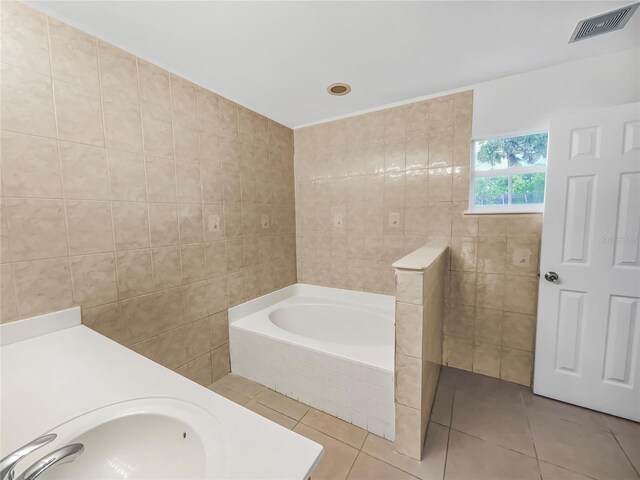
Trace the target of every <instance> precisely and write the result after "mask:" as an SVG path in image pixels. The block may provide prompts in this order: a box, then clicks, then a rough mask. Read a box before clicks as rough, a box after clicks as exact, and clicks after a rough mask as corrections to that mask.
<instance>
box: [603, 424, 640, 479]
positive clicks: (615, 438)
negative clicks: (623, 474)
mask: <svg viewBox="0 0 640 480" xmlns="http://www.w3.org/2000/svg"><path fill="white" fill-rule="evenodd" d="M607 425H608V424H607ZM609 431H610V432H611V436H612V437H613V439H614V440H615V441H616V443H617V444H618V447H620V450H622V454H623V455H624V457H625V458H626V459H627V462H629V465H631V468H632V469H633V471H634V472H636V476H637V477H638V478H640V472H639V471H638V469H637V468H636V466H635V465H634V464H633V462H632V461H631V459H630V458H629V455H627V452H626V451H625V450H624V448H623V447H622V445H621V444H620V442H619V441H618V437H616V434H615V433H614V431H613V430H611V427H609Z"/></svg>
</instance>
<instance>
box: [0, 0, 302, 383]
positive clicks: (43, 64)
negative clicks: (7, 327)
mask: <svg viewBox="0 0 640 480" xmlns="http://www.w3.org/2000/svg"><path fill="white" fill-rule="evenodd" d="M0 17H1V19H0V20H1V32H2V34H1V35H2V38H1V43H2V52H1V53H2V62H3V63H2V66H1V68H2V71H1V73H2V78H1V94H2V101H1V105H0V107H1V112H0V113H1V124H0V128H1V130H2V131H1V139H0V142H1V161H2V165H1V174H2V181H1V186H2V192H1V193H2V199H1V200H2V203H1V215H0V220H1V224H0V237H1V240H2V243H1V251H0V260H1V265H0V273H1V275H0V278H1V287H2V290H1V296H2V301H1V304H2V307H1V310H2V311H1V320H2V322H10V321H13V320H17V319H19V318H24V317H29V316H33V315H37V314H40V313H44V312H50V311H54V310H60V309H63V308H67V307H70V306H72V305H80V306H81V307H82V315H83V323H85V324H86V325H87V326H89V327H91V328H93V329H95V330H97V331H98V332H101V333H103V334H105V335H107V336H109V337H111V338H113V339H114V340H116V341H118V342H120V343H122V344H124V345H127V346H129V347H131V348H132V349H133V350H135V351H137V352H139V353H141V354H143V355H146V356H148V357H149V358H152V359H153V360H155V361H158V362H159V363H162V364H163V365H165V366H167V367H169V368H172V369H174V370H176V371H178V372H180V373H182V374H184V375H187V376H188V377H190V378H192V379H194V380H196V381H198V382H200V383H202V384H204V385H208V384H210V383H211V382H212V381H214V380H216V379H218V378H220V377H221V376H222V375H224V374H226V373H227V372H228V371H229V344H228V328H227V315H226V310H227V308H228V307H229V306H231V305H235V304H237V303H239V302H242V301H244V300H246V299H251V298H255V297H257V296H259V295H261V294H264V293H268V292H271V291H273V290H275V289H278V288H281V287H284V286H286V285H289V284H291V283H295V280H296V265H295V214H294V180H293V132H292V131H291V130H289V129H287V128H285V127H283V126H282V125H279V124H277V123H275V122H273V121H271V120H269V119H267V118H265V117H262V116H260V115H258V114H256V113H254V112H252V111H250V110H247V109H245V108H243V107H241V106H240V105H237V104H235V103H233V102H230V101H229V100H226V99H224V98H222V97H220V96H218V95H215V94H214V93H212V92H209V91H207V90H205V89H203V88H201V87H199V86H197V85H194V84H192V83H189V82H188V81H186V80H184V79H182V78H180V77H178V76H176V75H173V74H171V73H169V72H167V71H165V70H162V69H161V68H158V67H156V66H155V65H152V64H151V63H149V62H146V61H145V60H143V59H140V58H136V57H135V56H134V55H131V54H129V53H127V52H125V51H122V50H120V49H117V48H115V47H113V46H112V45H109V44H107V43H105V42H103V41H101V40H99V39H96V38H94V37H92V36H89V35H87V34H85V33H83V32H81V31H79V30H76V29H74V28H72V27H70V26H68V25H65V24H63V23H61V22H59V21H58V20H55V19H53V18H50V17H47V16H45V15H44V14H42V13H40V12H38V11H36V10H33V9H31V8H30V7H28V6H26V5H24V4H23V3H19V2H13V1H3V2H2V3H1V9H0Z"/></svg>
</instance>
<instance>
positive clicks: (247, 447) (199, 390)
mask: <svg viewBox="0 0 640 480" xmlns="http://www.w3.org/2000/svg"><path fill="white" fill-rule="evenodd" d="M0 375H1V376H0V392H1V396H0V399H1V407H0V415H1V419H2V421H1V427H0V442H1V443H0V445H1V448H2V450H1V453H2V456H4V455H7V454H8V453H10V452H12V451H13V450H15V449H16V448H18V447H20V446H21V445H23V444H25V443H27V442H29V441H31V440H33V439H34V438H36V437H37V436H39V435H41V434H42V433H44V432H46V431H49V430H51V429H53V428H54V427H56V426H58V425H60V424H62V423H64V422H67V421H68V420H70V419H72V418H74V417H76V416H78V415H82V414H84V413H86V412H88V411H91V410H94V409H96V408H100V407H103V406H106V405H110V404H113V403H115V402H122V401H125V400H129V399H135V398H143V397H158V396H162V397H173V398H178V399H182V400H186V401H189V402H191V403H194V404H196V405H198V406H200V407H202V408H204V409H205V410H207V411H209V412H210V413H211V414H212V415H214V416H215V417H216V418H217V419H218V420H219V422H221V423H222V425H223V428H224V430H225V435H226V436H227V438H228V441H229V447H230V448H229V449H228V451H229V452H230V458H229V460H228V461H229V469H228V470H227V472H228V478H233V479H249V478H251V479H289V478H290V479H300V480H302V479H306V478H308V477H309V475H310V473H311V471H312V470H313V468H314V467H315V465H316V464H317V462H318V461H319V460H320V457H321V456H322V447H321V446H320V445H318V444H317V443H315V442H312V441H310V440H308V439H306V438H304V437H302V436H300V435H298V434H296V433H294V432H292V431H290V430H287V429H285V428H284V427H281V426H280V425H277V424H275V423H273V422H271V421H269V420H267V419H265V418H263V417H261V416H259V415H257V414H256V413H253V412H252V411H250V410H248V409H246V408H244V407H242V406H240V405H237V404H235V403H233V402H231V401H230V400H227V399H226V398H224V397H222V396H220V395H218V394H216V393H214V392H212V391H211V390H208V389H207V388H204V387H202V386H200V385H198V384H196V383H194V382H192V381H190V380H188V379H187V378H185V377H182V376H180V375H178V374H177V373H174V372H172V371H171V370H169V369H166V368H164V367H162V366H161V365H158V364H156V363H154V362H152V361H151V360H148V359H147V358H145V357H143V356H141V355H139V354H137V353H135V352H133V351H132V350H129V349H128V348H126V347H123V346H122V345H120V344H118V343H116V342H114V341H112V340H110V339H108V338H106V337H104V336H102V335H100V334H98V333H96V332H94V331H93V330H90V329H89V328H87V327H85V326H83V325H77V326H73V327H70V328H65V329H63V330H59V331H55V332H53V333H47V334H45V335H40V336H36V337H34V338H30V339H26V340H22V341H19V342H17V343H12V344H10V345H5V346H3V347H1V348H0Z"/></svg>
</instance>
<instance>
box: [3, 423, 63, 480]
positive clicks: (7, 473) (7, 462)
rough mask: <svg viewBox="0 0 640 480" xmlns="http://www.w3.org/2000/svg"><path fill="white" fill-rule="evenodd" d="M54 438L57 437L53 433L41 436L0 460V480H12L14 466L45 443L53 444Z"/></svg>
mask: <svg viewBox="0 0 640 480" xmlns="http://www.w3.org/2000/svg"><path fill="white" fill-rule="evenodd" d="M56 437H57V435H56V434H55V433H48V434H46V435H42V436H40V437H38V438H36V439H35V440H32V441H31V442H29V443H27V444H26V445H23V446H22V447H20V448H19V449H17V450H16V451H15V452H12V453H10V454H9V455H7V456H6V457H4V458H3V459H2V460H0V480H5V479H6V480H13V478H14V474H13V469H14V468H15V466H16V464H17V463H18V462H19V461H20V460H21V459H22V458H24V457H26V456H27V455H29V454H30V453H31V452H33V451H34V450H37V449H38V448H40V447H44V446H45V445H46V444H47V443H51V442H53V441H54V440H55V438H56Z"/></svg>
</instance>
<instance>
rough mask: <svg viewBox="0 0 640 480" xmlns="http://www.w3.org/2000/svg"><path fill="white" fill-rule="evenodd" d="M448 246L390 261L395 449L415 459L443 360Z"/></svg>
mask: <svg viewBox="0 0 640 480" xmlns="http://www.w3.org/2000/svg"><path fill="white" fill-rule="evenodd" d="M447 256H448V248H447V247H422V248H419V249H417V250H415V251H414V252H412V253H410V254H409V255H407V256H406V257H403V258H401V259H400V260H398V261H397V262H395V263H394V264H393V267H394V268H395V277H396V367H395V404H396V438H395V449H396V451H397V452H399V453H402V454H404V455H407V456H409V457H411V458H415V459H417V460H419V459H420V458H421V457H422V446H423V445H424V440H425V437H426V433H427V426H428V425H429V417H430V415H431V407H432V405H433V399H434V396H435V392H436V385H437V383H438V376H439V375H440V367H441V365H442V343H443V337H442V324H443V319H444V315H445V312H444V285H445V280H446V279H445V271H446V269H447Z"/></svg>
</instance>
